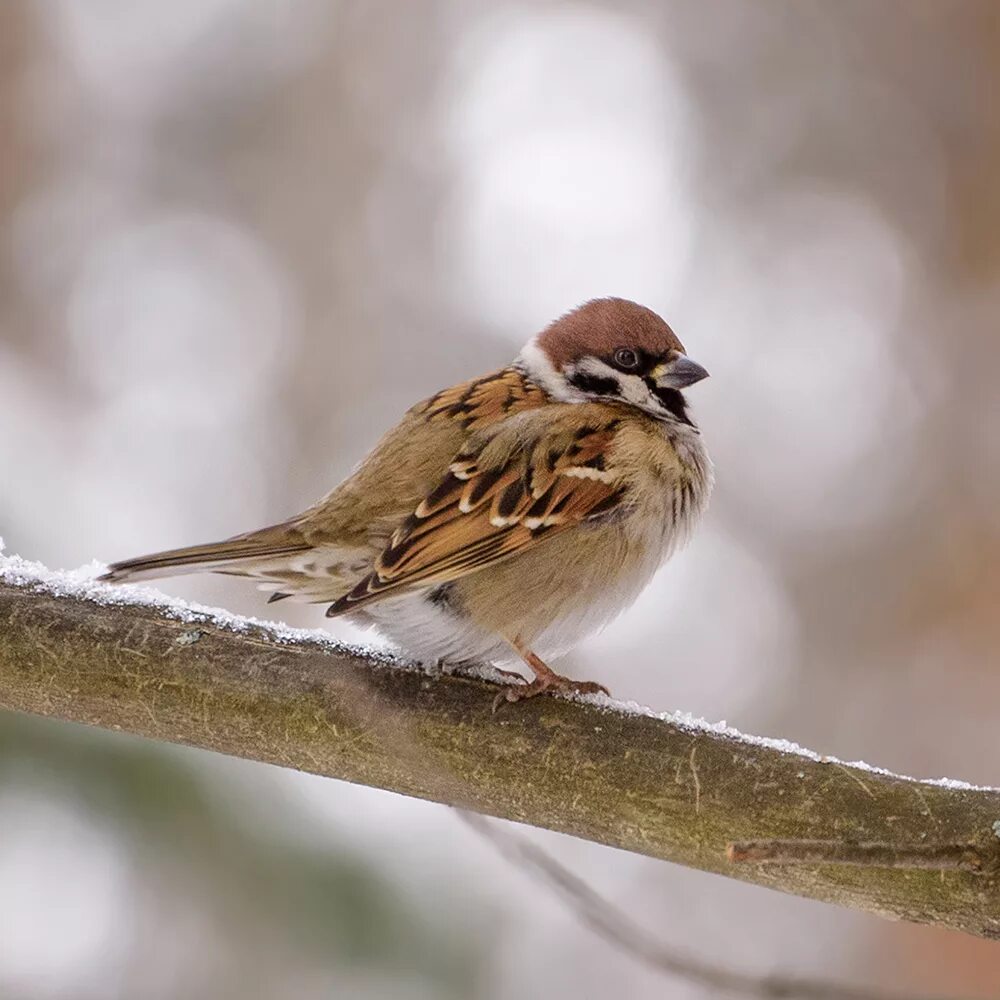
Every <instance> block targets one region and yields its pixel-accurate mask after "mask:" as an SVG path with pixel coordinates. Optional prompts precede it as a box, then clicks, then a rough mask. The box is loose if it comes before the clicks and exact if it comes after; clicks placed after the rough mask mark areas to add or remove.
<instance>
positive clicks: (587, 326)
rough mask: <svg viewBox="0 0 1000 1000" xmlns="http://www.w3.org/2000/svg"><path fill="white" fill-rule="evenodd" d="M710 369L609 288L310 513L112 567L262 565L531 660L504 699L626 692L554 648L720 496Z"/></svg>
mask: <svg viewBox="0 0 1000 1000" xmlns="http://www.w3.org/2000/svg"><path fill="white" fill-rule="evenodd" d="M707 376H708V372H707V371H706V370H705V368H704V367H702V366H701V365H700V364H698V363H697V362H695V361H693V360H692V359H691V358H689V357H688V356H687V354H686V352H685V349H684V346H683V345H682V344H681V342H680V340H679V339H678V338H677V336H676V335H675V333H674V332H673V330H672V329H671V328H670V326H669V325H668V324H667V323H666V322H665V321H664V320H663V319H662V318H661V317H660V316H659V315H658V314H657V313H655V312H654V311H653V310H651V309H648V308H646V307H645V306H642V305H639V304H638V303H636V302H632V301H629V300H627V299H622V298H614V297H610V298H598V299H592V300H590V301H588V302H585V303H584V304H583V305H581V306H578V307H577V308H575V309H573V310H571V311H569V312H567V313H566V314H564V315H563V316H561V317H559V318H558V319H556V320H555V321H554V322H552V323H550V324H549V325H548V326H547V327H545V328H544V329H543V330H542V331H541V332H540V333H538V334H536V335H535V336H534V337H532V338H531V339H530V340H529V341H528V342H527V344H526V345H525V346H524V347H523V349H522V350H521V351H520V353H519V354H518V355H517V357H516V358H515V360H514V361H513V362H512V363H511V364H510V365H508V366H507V367H504V368H501V369H499V370H496V371H493V372H490V373H489V374H486V375H483V376H480V377H478V378H473V379H471V380H469V381H466V382H462V383H461V384H458V385H455V386H452V387H451V388H448V389H444V390H442V391H441V392H438V393H436V394H434V395H433V396H431V397H429V398H428V399H425V400H423V401H422V402H419V403H417V404H416V405H415V406H413V407H412V408H411V409H410V410H409V411H407V413H406V414H405V415H404V416H403V418H402V420H401V421H400V422H399V423H398V424H397V425H396V426H395V427H393V428H392V429H391V430H389V431H388V432H387V433H386V434H385V435H384V436H383V437H382V439H381V440H380V441H379V442H378V443H377V444H376V445H375V447H374V448H373V449H372V451H371V452H370V453H369V454H368V456H367V457H366V458H365V459H364V460H363V461H362V462H361V464H360V465H359V466H358V467H357V468H356V469H355V471H354V472H353V473H352V474H351V475H350V476H348V478H347V479H345V480H344V481H343V482H342V483H340V485H339V486H337V487H335V488H334V489H333V490H332V491H331V492H330V493H328V494H327V495H326V496H324V497H323V498H322V499H321V500H319V501H317V502H316V503H314V504H313V505H312V506H311V507H309V508H308V509H306V510H305V511H303V512H302V513H301V514H298V515H296V516H294V517H291V518H289V519H288V520H286V521H282V522H281V523H280V524H276V525H272V526H269V527H266V528H262V529H259V530H255V531H249V532H246V533H244V534H240V535H236V536H235V537H232V538H229V539H226V540H225V541H221V542H213V543H209V544H207V545H195V546H191V547H188V548H179V549H172V550H169V551H166V552H159V553H156V554H153V555H147V556H141V557H139V558H136V559H128V560H125V561H122V562H116V563H113V564H112V565H111V566H109V567H108V570H107V572H106V573H105V574H104V575H103V576H102V577H101V579H102V580H104V581H107V582H112V583H119V582H132V581H137V580H143V579H151V578H157V577H164V576H172V575H177V574H182V573H193V572H213V573H223V574H229V575H234V576H240V577H248V578H251V579H253V580H255V581H257V584H258V586H259V587H260V588H261V589H262V590H267V591H270V593H271V596H270V599H269V603H270V602H273V601H279V600H286V599H298V600H302V601H307V602H312V603H319V604H326V605H327V606H328V607H327V611H326V614H327V615H328V616H330V617H333V616H341V615H342V616H345V617H346V618H347V619H348V620H352V621H354V622H355V623H357V624H361V625H365V626H374V627H375V629H376V631H378V632H379V633H380V634H381V635H382V636H383V637H385V638H386V639H387V640H389V641H390V642H391V643H392V644H394V645H396V646H397V647H399V648H400V649H401V650H403V651H404V652H405V653H407V654H409V655H411V656H413V657H415V658H416V659H418V660H422V661H424V662H430V663H433V664H434V665H436V666H440V667H446V668H447V667H449V666H456V665H459V664H464V663H471V662H485V663H490V664H493V665H494V666H496V667H497V668H498V669H500V665H501V664H504V665H510V664H511V663H514V664H519V665H521V666H522V667H523V665H527V666H528V667H529V668H530V670H531V672H532V679H530V680H529V679H528V678H527V677H526V676H525V675H524V674H523V673H517V674H515V675H514V676H515V677H516V678H517V681H516V682H515V683H511V684H507V685H505V686H504V687H503V689H502V690H501V693H500V694H499V695H498V696H497V697H496V699H495V700H494V705H493V708H494V711H495V710H496V709H497V707H498V706H499V705H500V704H502V703H504V702H517V701H521V700H523V699H526V698H531V697H533V696H535V695H538V694H541V693H543V692H549V693H561V694H594V693H603V694H608V693H609V692H608V688H607V687H605V686H604V685H603V684H599V683H597V682H595V681H589V680H574V679H572V678H569V677H565V676H563V675H561V674H559V673H557V672H556V671H554V670H553V669H552V668H551V667H550V666H549V665H548V662H547V661H549V660H552V659H554V658H557V657H559V656H561V655H563V654H565V653H566V652H568V651H569V650H570V649H572V648H573V647H575V646H576V645H578V644H579V643H581V642H582V641H583V640H585V639H586V638H587V637H589V636H591V635H593V634H594V633H596V632H597V631H599V630H600V629H601V628H603V627H604V626H605V625H607V624H608V623H609V622H610V621H611V620H612V619H614V618H616V617H617V616H618V615H619V613H620V612H622V611H623V610H625V609H626V608H627V607H629V606H630V605H631V604H632V603H633V602H634V601H635V599H636V598H637V597H638V595H639V594H640V592H641V591H642V590H643V589H644V587H645V586H646V584H647V583H648V582H649V581H650V579H651V578H652V576H653V574H654V573H655V572H656V571H657V569H658V568H659V567H660V566H661V564H662V563H664V562H665V561H666V560H667V558H668V557H669V556H670V555H671V554H672V553H673V552H675V551H676V550H677V548H678V547H679V546H680V545H681V544H683V543H684V542H685V541H686V540H687V539H688V538H689V536H690V535H691V533H692V530H693V529H694V527H695V525H696V524H697V523H698V521H699V519H700V518H701V516H702V514H703V513H704V511H705V509H706V507H707V504H708V500H709V496H710V494H711V491H712V485H713V479H714V474H713V466H712V463H711V460H710V459H709V456H708V453H707V451H706V449H705V446H704V444H703V441H702V436H701V433H700V431H699V429H698V427H697V426H696V425H695V423H694V421H693V419H692V418H691V416H690V413H689V408H688V403H687V400H686V398H685V396H684V394H683V390H685V389H687V388H688V387H690V386H692V385H694V384H695V383H698V382H700V381H701V380H702V379H704V378H706V377H707ZM501 672H503V673H508V674H509V673H511V671H501Z"/></svg>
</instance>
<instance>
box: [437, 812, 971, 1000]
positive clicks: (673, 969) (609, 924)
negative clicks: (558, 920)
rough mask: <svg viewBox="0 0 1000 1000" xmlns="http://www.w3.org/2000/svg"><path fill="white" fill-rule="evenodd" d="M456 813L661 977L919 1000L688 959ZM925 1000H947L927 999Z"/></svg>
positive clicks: (734, 990) (817, 994) (761, 993)
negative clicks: (539, 877)
mask: <svg viewBox="0 0 1000 1000" xmlns="http://www.w3.org/2000/svg"><path fill="white" fill-rule="evenodd" d="M456 812H457V813H458V815H459V818H460V819H461V820H462V821H463V822H464V823H466V824H467V825H468V826H469V827H471V828H472V829H473V830H475V831H476V832H477V833H478V834H480V836H482V837H483V838H484V839H486V840H488V841H489V842H490V843H491V844H492V845H493V847H494V848H496V850H497V851H499V852H500V854H502V855H503V856H504V857H505V858H507V860H508V861H510V862H511V863H512V864H514V865H516V866H517V867H519V868H521V869H524V870H525V871H530V872H531V873H532V874H535V875H540V876H541V877H542V878H543V879H544V880H545V882H546V883H547V884H548V885H549V886H550V887H551V888H553V889H554V890H555V891H556V893H557V894H558V895H559V896H561V897H562V899H563V901H564V902H565V903H566V904H567V905H568V906H569V907H570V909H571V910H573V912H574V913H575V914H576V915H577V917H579V919H580V921H581V922H582V923H583V924H585V925H586V926H587V927H589V928H590V929H591V930H592V931H594V932H595V933H596V934H598V935H599V936H600V937H602V938H603V939H604V940H605V941H607V942H608V943H609V944H612V945H614V946H615V947H616V948H619V949H620V950H621V951H623V952H624V953H626V954H628V955H630V956H631V957H632V958H635V959H638V960H639V961H640V962H643V963H644V964H645V965H647V966H649V967H650V968H652V969H654V970H655V971H657V972H661V973H667V974H668V975H670V976H675V977H677V978H680V979H685V980H687V981H688V982H691V983H695V984H697V985H698V986H703V987H705V989H709V990H715V991H717V992H721V993H729V994H740V995H742V996H745V997H751V998H755V1000H779V998H782V1000H786V998H787V1000H791V998H796V1000H916V998H915V997H914V996H913V994H912V993H905V994H904V993H892V992H886V991H883V990H871V989H862V988H859V987H854V986H847V985H844V984H841V983H834V982H824V981H822V980H816V979H800V978H798V977H794V976H753V975H750V974H748V973H744V972H736V971H733V970H729V969H725V968H720V967H719V966H718V965H717V964H716V963H715V962H706V961H703V960H702V959H699V958H694V957H692V956H690V955H685V954H684V953H683V952H682V951H680V950H679V949H677V948H675V947H673V946H671V945H668V944H664V943H663V942H661V941H658V940H656V939H655V938H653V937H651V936H650V935H648V934H647V933H646V931H645V930H644V929H643V928H642V927H640V926H639V925H638V924H636V923H635V922H634V921H632V920H630V919H629V917H628V916H626V915H625V914H624V913H623V912H622V911H621V910H620V909H618V908H617V907H616V906H615V905H614V904H613V903H611V902H610V901H609V900H607V899H605V898H604V897H603V896H601V895H600V894H599V893H598V892H597V891H596V890H595V889H593V888H592V887H591V886H590V885H588V884H587V883H586V882H584V881H583V879H581V878H579V877H578V876H577V875H575V874H574V873H573V872H571V871H570V870H569V869H568V868H566V867H565V866H564V865H562V864H561V863H560V862H559V861H557V860H556V859H555V858H554V857H552V855H550V854H549V853H548V852H546V851H545V850H543V849H542V848H541V847H539V846H538V845H537V844H535V843H534V842H533V841H531V840H528V839H527V838H526V837H522V836H520V835H519V834H517V833H515V832H514V831H513V830H511V829H510V828H509V827H508V826H506V825H501V824H499V823H496V822H492V821H491V820H488V819H486V818H485V817H483V816H480V815H479V814H478V813H471V812H467V811H465V810H462V809H456ZM925 1000H941V998H933V997H926V998H925ZM953 1000H957V998H953Z"/></svg>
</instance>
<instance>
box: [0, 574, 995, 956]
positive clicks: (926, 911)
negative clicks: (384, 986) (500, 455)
mask: <svg viewBox="0 0 1000 1000" xmlns="http://www.w3.org/2000/svg"><path fill="white" fill-rule="evenodd" d="M98 572H99V568H98V567H96V566H95V567H91V568H89V569H84V570H78V571H74V572H71V573H62V572H58V573H57V572H52V571H49V570H47V569H45V568H44V567H42V566H39V565H37V564H32V563H27V562H25V561H23V560H20V559H18V558H16V557H4V556H3V555H2V554H0V707H2V708H7V709H14V710H19V711H25V712H32V713H35V714H38V715H45V716H52V717H55V718H61V719H67V720H71V721H76V722H83V723H88V724H92V725H97V726H102V727H104V728H107V729H114V730H122V731H125V732H131V733H135V734H138V735H141V736H146V737H151V738H154V739H160V740H167V741H170V742H174V743H184V744H188V745H192V746H198V747H203V748H206V749H209V750H216V751H219V752H222V753H228V754H232V755H235V756H239V757H246V758H249V759H253V760H259V761H265V762H268V763H272V764H278V765H281V766H284V767H293V768H296V769H299V770H303V771H309V772H313V773H316V774H323V775H328V776H330V777H335V778H341V779H344V780H348V781H354V782H359V783H362V784H367V785H371V786H374V787H378V788H384V789H388V790H391V791H396V792H401V793H403V794H407V795H414V796H418V797H420V798H425V799H431V800H434V801H438V802H443V803H447V804H449V805H457V806H461V807H463V808H466V809H469V810H473V811H475V812H479V813H483V814H487V815H492V816H497V817H501V818H504V819H511V820H517V821H519V822H523V823H529V824H532V825H535V826H539V827H544V828H547V829H550V830H558V831H561V832H564V833H569V834H573V835H575V836H578V837H583V838H585V839H588V840H593V841H596V842H599V843H603V844H609V845H612V846H615V847H619V848H622V849H624V850H630V851H635V852H638V853H641V854H646V855H649V856H652V857H657V858H662V859H664V860H668V861H673V862H676V863H679V864H683V865H686V866H689V867H693V868H700V869H703V870H705V871H711V872H717V873H721V874H724V875H729V876H731V877H735V878H739V879H743V880H745V881H748V882H755V883H758V884H761V885H766V886H769V887H771V888H774V889H779V890H782V891H785V892H791V893H796V894H799V895H803V896H808V897H812V898H815V899H821V900H826V901H829V902H833V903H837V904H840V905H843V906H850V907H853V908H855V909H860V910H865V911H868V912H871V913H876V914H879V915H882V916H889V917H897V918H902V919H907V920H914V921H919V922H923V923H930V924H938V925H942V926H947V927H953V928H957V929H959V930H963V931H966V932H968V933H971V934H976V935H980V936H983V937H990V938H1000V883H998V878H1000V833H998V831H1000V790H998V789H992V788H981V787H975V786H972V785H968V784H966V783H964V782H960V781H954V780H950V779H938V780H933V781H918V780H915V779H912V778H906V777H903V776H900V775H895V774H892V773H890V772H888V771H885V770H882V769H879V768H874V767H870V766H869V765H866V764H862V763H845V762H843V761H839V760H836V759H834V758H829V757H822V756H820V755H818V754H815V753H813V752H811V751H809V750H805V749H803V748H801V747H798V746H796V745H795V744H791V743H787V742H785V741H783V740H771V739H762V738H759V737H751V736H746V735H743V734H741V733H739V732H737V731H735V730H733V729H731V728H729V727H728V726H726V725H725V724H716V725H713V724H709V723H705V722H703V721H702V720H699V719H694V718H692V717H690V716H688V715H684V714H677V713H673V714H657V713H653V712H650V711H648V710H646V709H643V708H641V707H639V706H636V705H633V704H622V703H620V702H615V701H612V700H610V699H607V698H603V697H590V698H585V699H584V698H581V699H578V700H574V701H570V700H564V699H556V698H549V697H541V698H535V699H532V700H531V701H529V702H525V703H521V704H518V705H517V706H513V707H511V708H509V709H505V710H503V711H502V712H501V713H500V714H499V715H496V716H495V715H493V714H492V713H491V710H490V708H491V702H492V695H493V694H495V682H496V680H497V677H496V676H495V675H494V674H493V673H492V672H491V671H490V670H489V669H484V670H481V671H470V672H464V673H456V674H451V675H445V676H430V675H428V674H427V673H426V672H424V671H423V670H421V669H420V668H419V667H417V666H415V665H414V664H409V663H406V662H405V661H402V660H397V659H394V658H392V657H388V656H386V655H384V654H381V653H373V652H371V651H367V650H363V649H357V648H354V647H349V646H345V645H343V644H341V643H338V642H336V641H334V640H333V639H332V638H330V636H329V635H327V634H326V633H324V632H322V631H320V630H315V631H313V630H302V629H292V628H288V627H286V626H282V625H275V624H272V623H266V622H261V621H257V620H254V619H249V618H242V617H238V616H235V615H232V614H229V613H227V612H224V611H216V610H213V609H210V608H204V607H199V606H195V605H190V604H187V603H184V602H180V601H176V600H174V599H171V598H167V597H165V596H163V595H162V594H158V593H157V592H155V591H152V590H149V589H146V588H141V589H140V588H116V587H109V586H106V585H103V584H99V583H97V582H95V581H94V579H93V578H94V576H96V575H97V573H98Z"/></svg>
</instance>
